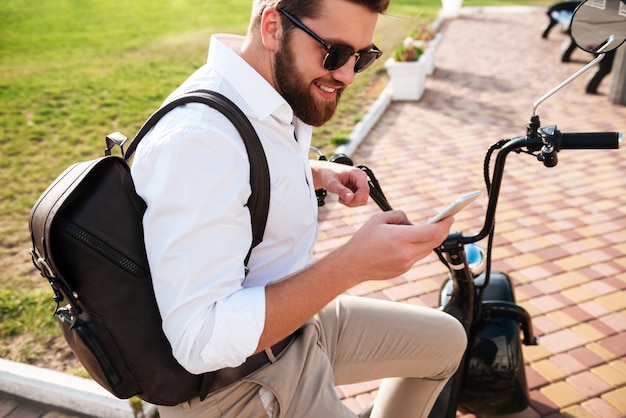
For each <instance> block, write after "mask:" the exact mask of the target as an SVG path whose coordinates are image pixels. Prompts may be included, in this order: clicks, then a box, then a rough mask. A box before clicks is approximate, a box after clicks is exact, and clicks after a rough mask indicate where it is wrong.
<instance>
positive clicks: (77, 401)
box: [0, 358, 156, 418]
mask: <svg viewBox="0 0 626 418" xmlns="http://www.w3.org/2000/svg"><path fill="white" fill-rule="evenodd" d="M0 391H3V392H5V393H9V394H11V395H15V396H19V397H21V398H25V399H29V400H32V401H35V402H37V403H43V404H46V405H51V406H56V407H59V408H63V409H66V410H70V411H75V412H78V413H81V414H87V415H91V416H94V417H101V418H135V417H136V415H135V413H134V412H133V410H132V408H131V406H130V402H129V401H128V400H124V399H118V398H116V397H114V396H113V395H111V394H110V393H109V392H107V391H106V390H105V389H104V388H102V387H101V386H100V385H99V384H98V383H96V382H95V381H93V380H91V379H85V378H82V377H77V376H72V375H69V374H66V373H61V372H57V371H53V370H48V369H43V368H40V367H35V366H31V365H29V364H23V363H17V362H14V361H9V360H5V359H2V358H0ZM143 405H144V414H145V416H150V414H151V413H152V410H153V409H154V410H156V407H155V406H154V405H152V404H148V403H146V402H143Z"/></svg>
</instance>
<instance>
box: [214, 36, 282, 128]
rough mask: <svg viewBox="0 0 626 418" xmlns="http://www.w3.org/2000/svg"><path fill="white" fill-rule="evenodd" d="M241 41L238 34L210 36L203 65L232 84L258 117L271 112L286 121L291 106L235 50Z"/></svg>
mask: <svg viewBox="0 0 626 418" xmlns="http://www.w3.org/2000/svg"><path fill="white" fill-rule="evenodd" d="M243 42H244V38H243V37H242V36H239V35H228V34H218V35H212V36H211V46H210V47H209V56H208V59H207V64H209V66H210V67H212V68H213V69H214V70H215V71H217V72H218V73H219V74H220V75H221V76H223V77H224V78H225V79H226V80H227V81H228V82H229V83H230V84H231V85H232V86H233V88H234V89H235V90H236V91H237V93H239V94H240V95H241V97H242V98H243V99H244V101H245V102H246V103H247V104H248V105H249V106H250V108H251V110H252V112H253V113H254V115H255V116H256V117H257V118H259V120H263V119H265V118H267V117H269V116H270V115H274V116H275V117H277V118H279V119H280V120H283V121H285V122H287V123H290V122H291V120H292V119H293V110H292V109H291V106H289V104H288V103H287V102H286V101H285V99H284V98H283V97H282V96H281V95H280V94H278V92H277V91H276V89H274V87H272V85H271V84H269V83H268V82H267V80H265V79H264V78H263V77H262V76H261V75H260V74H259V73H258V72H257V71H256V70H255V69H254V68H252V67H251V66H250V65H249V64H248V63H247V62H246V61H245V60H244V59H243V58H241V57H240V56H239V54H238V53H237V52H236V51H238V50H239V49H240V48H241V46H242V45H243Z"/></svg>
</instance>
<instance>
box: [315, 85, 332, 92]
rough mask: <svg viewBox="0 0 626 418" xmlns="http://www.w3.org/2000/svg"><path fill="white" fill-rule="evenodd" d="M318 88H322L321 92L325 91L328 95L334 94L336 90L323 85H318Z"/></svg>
mask: <svg viewBox="0 0 626 418" xmlns="http://www.w3.org/2000/svg"><path fill="white" fill-rule="evenodd" d="M317 87H319V88H320V90H322V91H325V92H326V93H334V92H335V89H333V88H330V87H326V86H322V85H318V86H317Z"/></svg>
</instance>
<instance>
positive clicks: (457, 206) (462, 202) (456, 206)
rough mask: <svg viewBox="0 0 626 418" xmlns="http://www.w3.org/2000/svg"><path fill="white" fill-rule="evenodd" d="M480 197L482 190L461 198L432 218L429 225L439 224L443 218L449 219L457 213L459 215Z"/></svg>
mask: <svg viewBox="0 0 626 418" xmlns="http://www.w3.org/2000/svg"><path fill="white" fill-rule="evenodd" d="M478 196H480V190H474V191H473V192H470V193H467V194H464V195H462V196H459V197H458V198H457V199H456V200H455V201H454V202H452V203H450V204H449V205H448V206H446V207H445V208H444V209H443V210H442V211H441V212H439V213H438V214H436V215H435V216H433V217H432V218H430V219H429V220H428V223H429V224H434V223H435V222H439V221H440V220H442V219H443V218H447V217H448V216H452V215H454V214H455V213H458V212H459V211H461V209H463V208H464V207H465V206H467V205H469V204H470V203H472V202H473V201H474V200H475V199H476V198H477V197H478Z"/></svg>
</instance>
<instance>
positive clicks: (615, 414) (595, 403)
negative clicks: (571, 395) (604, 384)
mask: <svg viewBox="0 0 626 418" xmlns="http://www.w3.org/2000/svg"><path fill="white" fill-rule="evenodd" d="M581 406H582V407H583V408H585V409H586V410H587V411H589V412H590V413H591V415H592V416H593V417H596V418H600V417H602V418H624V415H623V414H621V413H620V412H619V411H618V410H616V409H615V408H613V407H612V406H611V405H610V404H609V403H608V402H606V401H605V400H604V399H598V398H592V399H590V400H588V401H585V402H583V403H581Z"/></svg>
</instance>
